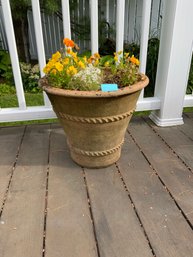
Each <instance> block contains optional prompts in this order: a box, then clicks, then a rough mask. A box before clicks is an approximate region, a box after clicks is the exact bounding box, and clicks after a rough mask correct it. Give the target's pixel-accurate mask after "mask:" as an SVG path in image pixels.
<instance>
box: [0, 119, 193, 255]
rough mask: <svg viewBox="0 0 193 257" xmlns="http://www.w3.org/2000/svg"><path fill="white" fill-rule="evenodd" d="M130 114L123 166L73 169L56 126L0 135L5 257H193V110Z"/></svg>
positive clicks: (0, 236) (0, 247) (0, 232)
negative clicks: (175, 114)
mask: <svg viewBox="0 0 193 257" xmlns="http://www.w3.org/2000/svg"><path fill="white" fill-rule="evenodd" d="M184 116H185V117H184V119H185V124H184V125H182V126H178V127H170V128H158V127H156V126H155V125H153V123H151V122H150V120H149V119H147V118H133V120H132V122H131V124H130V126H129V130H128V133H127V135H126V140H125V144H124V147H123V150H122V156H121V159H120V160H119V162H118V163H117V164H116V165H114V166H111V167H109V168H106V169H100V170H88V169H82V168H80V167H79V166H77V165H76V164H74V163H73V162H72V161H71V159H70V157H69V153H68V149H67V146H66V141H65V136H63V135H64V133H63V131H62V129H61V128H60V126H59V125H57V124H49V125H47V124H46V125H45V124H44V125H31V126H21V127H7V128H1V129H0V164H1V165H0V208H1V209H0V257H152V256H156V257H193V230H192V229H193V114H185V115H184Z"/></svg>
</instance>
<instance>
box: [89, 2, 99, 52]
mask: <svg viewBox="0 0 193 257" xmlns="http://www.w3.org/2000/svg"><path fill="white" fill-rule="evenodd" d="M90 19H91V52H92V54H94V53H97V52H98V0H90Z"/></svg>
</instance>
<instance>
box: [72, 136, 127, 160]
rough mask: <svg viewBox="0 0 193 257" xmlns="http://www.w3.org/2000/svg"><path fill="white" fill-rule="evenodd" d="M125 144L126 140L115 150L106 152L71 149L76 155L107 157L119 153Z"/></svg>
mask: <svg viewBox="0 0 193 257" xmlns="http://www.w3.org/2000/svg"><path fill="white" fill-rule="evenodd" d="M123 143H124V139H123V141H122V142H121V143H120V144H119V145H117V146H115V147H114V148H111V149H108V150H105V151H84V150H81V149H79V148H75V147H70V149H71V151H73V152H75V153H78V154H82V155H86V156H105V155H109V154H112V153H114V152H116V151H118V150H119V149H120V148H121V146H122V145H123ZM68 144H69V143H68Z"/></svg>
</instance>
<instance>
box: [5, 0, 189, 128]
mask: <svg viewBox="0 0 193 257" xmlns="http://www.w3.org/2000/svg"><path fill="white" fill-rule="evenodd" d="M89 3H90V13H91V15H90V17H91V51H92V52H98V0H90V1H89ZM126 3H127V1H125V0H117V5H116V6H117V10H116V13H117V15H116V50H117V51H119V50H122V49H123V40H124V26H123V23H124V22H123V21H124V14H125V4H126ZM1 4H2V9H3V14H4V17H6V18H4V23H5V30H6V34H7V41H8V45H9V52H10V57H11V62H12V68H13V73H14V79H15V86H16V92H17V97H18V102H19V107H18V108H2V109H0V122H8V121H18V120H32V119H47V118H53V117H55V114H54V113H53V111H52V108H51V106H50V103H49V101H48V99H47V97H46V96H44V103H45V104H44V106H38V107H37V106H36V107H27V106H26V103H25V95H24V90H23V86H22V80H21V73H20V69H19V61H18V55H17V50H16V43H15V36H14V30H13V23H12V18H11V10H10V3H9V0H1ZM164 4H165V9H164V13H163V16H164V17H163V18H164V19H163V23H164V24H163V29H162V33H161V40H160V41H161V42H160V54H159V61H158V71H157V83H156V88H155V96H154V97H150V98H144V97H143V95H141V97H140V99H139V101H138V104H137V110H138V111H143V110H152V111H153V110H158V111H156V112H153V114H152V115H151V118H152V119H153V120H154V121H155V122H156V123H157V124H158V125H161V126H166V125H176V124H182V122H183V121H182V117H181V113H182V108H183V106H193V96H185V88H186V84H187V78H188V71H189V67H190V56H191V51H192V48H191V49H190V46H191V47H192V42H193V35H192V31H191V25H190V24H192V22H193V17H192V15H191V14H190V15H187V14H188V13H189V12H190V10H191V8H190V7H192V8H193V3H192V0H186V1H183V0H173V1H172V3H171V1H166V0H165V2H164ZM126 6H128V5H126ZM180 8H181V10H182V13H183V14H186V15H185V17H188V18H187V20H186V19H184V16H182V14H181V13H180ZM62 10H63V28H64V36H65V37H70V36H71V29H70V12H69V1H68V0H62ZM32 12H33V17H34V26H35V33H36V43H37V49H38V59H39V65H40V69H41V76H43V75H44V74H43V71H42V68H43V67H44V65H45V51H44V43H43V33H42V25H41V16H40V8H39V1H38V0H32ZM107 14H108V13H107ZM108 15H110V14H108ZM150 15H151V0H143V6H142V21H143V23H142V24H141V42H140V45H141V48H140V49H141V50H140V62H141V66H140V70H141V71H143V72H145V67H146V59H147V43H148V35H149V21H150ZM182 20H183V22H182ZM177 25H178V27H177ZM185 33H189V34H188V37H185V36H184V35H185ZM182 34H183V36H184V41H183V40H182V39H181V37H180V36H181V35H182ZM180 40H181V41H180ZM182 41H183V42H182ZM184 42H185V44H186V48H185V49H183V43H184ZM179 47H180V48H179ZM177 49H178V53H177V51H176V50H177ZM179 50H181V51H182V52H181V53H180V54H179ZM174 53H175V54H176V56H174V55H173V54H174ZM179 56H180V58H181V60H182V61H183V65H181V66H180V62H176V60H179ZM187 57H189V58H187ZM179 61H180V60H179ZM170 65H173V66H170ZM175 67H177V68H178V73H176V74H175V72H174V71H175ZM180 67H181V68H182V70H180ZM179 81H180V83H181V85H180V84H179ZM172 83H177V88H176V89H175V85H173V84H172ZM171 92H172V93H171ZM184 97H185V98H184ZM172 99H174V101H175V103H174V104H173V105H171V102H172ZM184 99H185V100H184ZM178 101H179V103H178Z"/></svg>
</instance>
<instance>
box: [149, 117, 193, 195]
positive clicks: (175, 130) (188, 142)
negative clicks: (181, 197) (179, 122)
mask: <svg viewBox="0 0 193 257" xmlns="http://www.w3.org/2000/svg"><path fill="white" fill-rule="evenodd" d="M146 121H147V122H148V124H150V125H151V126H152V127H153V129H154V130H155V131H156V132H157V133H158V134H159V135H160V136H161V137H162V138H163V139H164V141H165V142H167V144H168V145H169V146H170V147H171V148H172V149H173V150H174V151H175V152H176V154H177V155H178V156H179V157H180V158H181V159H182V160H183V161H184V162H185V163H186V164H187V165H188V166H189V167H190V168H191V169H192V170H193V139H191V138H190V137H188V136H187V135H185V134H184V133H183V132H182V131H181V130H180V127H181V126H175V127H171V128H169V127H167V128H161V127H157V126H155V125H154V124H153V123H152V122H150V121H148V120H147V119H146ZM186 125H188V124H187V123H186ZM191 129H192V133H193V128H192V126H188V130H189V131H190V130H191ZM192 137H193V134H192ZM192 175H193V174H192ZM192 196H193V192H192Z"/></svg>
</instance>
